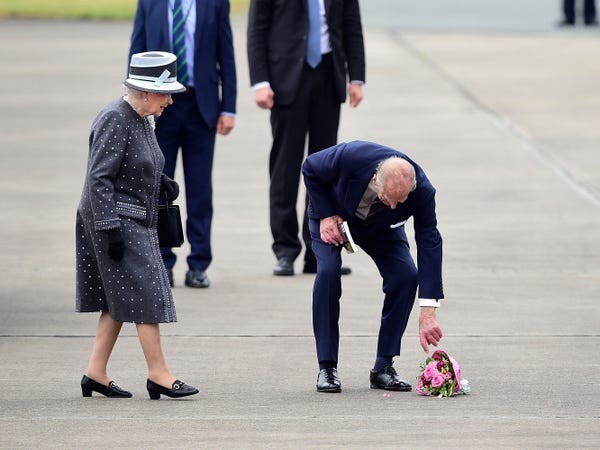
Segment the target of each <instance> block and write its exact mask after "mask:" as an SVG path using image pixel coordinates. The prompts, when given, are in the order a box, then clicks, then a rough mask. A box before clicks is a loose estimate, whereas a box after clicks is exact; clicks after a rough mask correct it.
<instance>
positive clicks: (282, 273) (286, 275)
mask: <svg viewBox="0 0 600 450" xmlns="http://www.w3.org/2000/svg"><path fill="white" fill-rule="evenodd" d="M273 275H275V276H276V277H291V276H292V275H294V272H275V271H274V272H273Z"/></svg>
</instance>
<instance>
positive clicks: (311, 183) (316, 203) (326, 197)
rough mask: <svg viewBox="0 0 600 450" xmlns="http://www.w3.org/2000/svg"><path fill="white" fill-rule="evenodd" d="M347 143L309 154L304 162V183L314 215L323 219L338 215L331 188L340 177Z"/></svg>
mask: <svg viewBox="0 0 600 450" xmlns="http://www.w3.org/2000/svg"><path fill="white" fill-rule="evenodd" d="M345 147H346V144H345V143H342V144H338V145H335V146H333V147H330V148H328V149H325V150H321V151H320V152H316V153H313V154H312V155H309V156H308V157H307V158H306V160H305V161H304V164H302V175H303V176H304V184H305V185H306V191H307V192H308V197H309V198H310V203H311V207H312V211H313V217H314V218H319V219H323V218H325V217H332V216H335V215H336V211H335V208H334V205H333V202H332V201H331V197H330V195H331V190H332V187H333V185H334V183H335V181H336V180H337V178H338V175H339V169H340V160H341V158H342V154H343V150H344V148H345Z"/></svg>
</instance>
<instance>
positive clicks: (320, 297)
mask: <svg viewBox="0 0 600 450" xmlns="http://www.w3.org/2000/svg"><path fill="white" fill-rule="evenodd" d="M309 228H310V232H311V236H312V248H313V251H314V254H315V256H316V258H317V275H316V278H315V282H314V286H313V304H312V308H313V332H314V335H315V343H316V347H317V359H318V361H319V362H325V361H332V362H335V363H337V361H338V353H339V325H338V322H339V315H340V297H341V295H342V286H341V264H342V260H341V255H340V252H341V249H342V248H343V247H341V246H339V247H335V246H333V245H330V244H325V243H324V242H323V241H322V240H321V238H320V230H319V221H318V220H315V219H311V220H310V222H309ZM355 229H358V228H355ZM353 235H354V232H353ZM354 237H355V241H356V243H357V244H358V245H359V246H360V247H361V248H362V249H363V250H364V251H365V252H366V253H367V254H368V255H369V256H370V257H371V259H373V261H374V262H375V265H376V266H377V269H378V270H379V273H380V275H381V277H382V279H383V293H384V300H383V309H382V311H381V323H380V327H379V335H378V338H377V356H384V357H393V356H396V355H399V354H400V347H401V341H402V336H403V334H404V330H405V329H406V325H407V323H408V318H409V317H410V312H411V310H412V307H413V304H414V301H415V295H416V292H417V284H418V274H417V268H416V266H415V263H414V261H413V259H412V257H411V255H410V251H409V247H408V242H407V241H406V240H405V239H398V238H397V237H394V238H392V239H389V238H387V237H386V236H385V235H384V236H382V235H381V234H379V235H377V234H370V235H361V233H360V231H359V232H358V233H357V234H356V235H355V236H354Z"/></svg>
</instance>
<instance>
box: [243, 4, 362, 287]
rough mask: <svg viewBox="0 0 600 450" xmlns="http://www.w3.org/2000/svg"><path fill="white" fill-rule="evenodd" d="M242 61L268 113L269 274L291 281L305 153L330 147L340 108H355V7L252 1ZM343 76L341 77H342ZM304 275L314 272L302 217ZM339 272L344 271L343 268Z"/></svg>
mask: <svg viewBox="0 0 600 450" xmlns="http://www.w3.org/2000/svg"><path fill="white" fill-rule="evenodd" d="M248 62H249V67H250V81H251V84H252V86H253V89H254V91H255V101H256V104H257V105H258V106H259V107H261V108H265V109H270V110H271V130H272V134H273V144H272V147H271V154H270V158H269V174H270V178H271V185H270V189H269V199H270V224H271V233H272V234H273V246H272V248H273V252H274V253H275V256H276V258H277V263H276V265H275V268H274V270H273V274H274V275H293V274H294V266H293V263H294V260H295V259H296V258H297V257H298V255H299V254H300V252H301V250H302V244H301V243H300V240H299V238H298V217H297V214H296V202H297V199H298V184H299V178H300V166H301V164H302V161H303V159H304V146H305V142H306V135H307V134H308V154H312V153H314V152H315V151H317V150H321V149H323V148H326V147H330V146H332V145H334V144H335V143H336V142H337V131H338V125H339V118H340V105H341V103H343V102H344V101H345V100H346V86H347V82H348V80H349V81H350V83H349V85H348V94H349V97H350V106H352V107H355V106H358V104H359V103H360V102H361V100H362V97H363V94H362V84H363V83H364V81H365V55H364V44H363V36H362V26H361V21H360V11H359V6H358V0H288V1H275V0H251V2H250V11H249V16H248ZM347 76H348V78H347ZM302 234H303V238H304V242H305V246H306V253H305V257H304V269H303V272H304V273H316V271H317V266H316V260H315V256H314V254H313V252H312V251H311V249H310V233H309V231H308V219H307V217H306V213H305V214H304V221H303V231H302ZM343 269H344V272H345V273H349V269H347V268H343Z"/></svg>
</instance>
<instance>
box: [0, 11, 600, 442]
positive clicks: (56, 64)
mask: <svg viewBox="0 0 600 450" xmlns="http://www.w3.org/2000/svg"><path fill="white" fill-rule="evenodd" d="M446 3H450V2H446ZM453 3H454V5H455V6H456V8H454V9H453V11H454V15H452V14H448V15H447V16H444V17H446V19H444V20H440V19H439V18H438V19H437V20H438V21H441V22H443V23H441V24H439V26H438V25H436V26H423V24H422V22H420V20H424V19H425V18H426V13H427V12H428V11H427V10H426V9H427V8H430V9H431V8H432V7H433V6H435V5H436V3H435V2H432V1H429V2H425V1H423V2H407V1H400V0H398V1H397V3H394V6H390V9H389V14H387V17H386V14H382V8H383V6H384V4H383V3H382V2H381V1H379V2H378V1H376V0H368V2H363V5H362V8H363V13H364V18H365V23H366V25H367V26H366V29H365V39H366V46H367V53H368V59H367V64H368V67H367V77H368V80H367V85H366V86H365V101H364V103H363V104H362V105H361V106H360V107H359V108H358V109H355V110H354V109H350V108H349V107H347V105H345V106H344V108H343V112H342V125H341V128H340V140H352V139H365V140H373V141H377V142H381V143H384V144H387V145H389V146H392V147H396V148H398V149H401V150H403V151H405V152H407V153H408V154H410V155H411V156H412V157H414V159H415V160H417V161H418V162H420V163H421V164H422V165H423V166H424V167H425V169H426V171H427V172H428V174H429V176H430V178H431V180H432V181H433V183H434V184H435V185H436V187H437V189H438V219H439V223H440V229H441V232H442V234H443V236H444V240H445V241H444V242H445V249H444V251H445V254H444V258H445V260H444V279H445V290H446V296H447V301H446V302H445V303H444V306H443V307H442V309H441V310H440V311H439V314H438V316H439V318H440V321H441V323H442V326H443V327H444V331H445V335H446V336H445V338H444V340H443V342H442V343H443V345H442V348H444V349H446V350H447V351H448V352H450V353H451V354H453V355H454V356H455V357H456V358H457V359H458V360H459V362H460V363H461V364H462V367H463V371H464V375H465V377H466V378H468V379H469V381H470V383H471V385H472V394H471V395H469V396H464V397H456V398H452V399H431V398H422V397H419V396H417V395H416V394H415V393H414V392H412V393H393V394H392V395H391V396H390V397H389V398H388V397H383V395H382V392H379V391H372V390H370V389H369V385H368V372H369V368H370V367H371V364H372V360H373V358H374V351H375V344H376V333H377V327H378V316H379V311H380V308H381V294H380V280H379V279H378V276H377V272H376V270H375V268H374V267H373V265H372V263H371V262H370V260H369V259H368V258H367V257H366V256H365V255H364V254H360V253H359V254H355V255H350V256H348V257H345V262H346V263H347V264H348V265H350V266H352V268H353V270H354V274H353V275H351V276H350V277H347V278H345V279H344V285H343V286H344V295H343V300H342V317H341V321H340V323H341V334H342V338H341V355H340V358H341V361H340V366H339V370H340V376H341V378H342V383H343V385H344V391H343V392H342V393H341V394H340V395H319V394H317V393H316V392H315V390H314V381H315V375H316V361H315V356H314V343H313V339H312V334H311V323H310V292H311V282H312V277H310V276H305V275H298V276H295V277H291V278H284V279H280V278H275V277H273V276H271V275H270V273H271V269H272V264H273V263H274V259H273V256H272V255H271V252H270V233H269V229H268V216H267V206H268V201H267V200H268V199H267V192H268V191H267V156H268V147H269V135H270V131H269V128H268V114H267V113H266V112H264V111H261V110H259V109H258V108H256V107H255V106H254V105H253V102H252V94H251V92H250V90H249V88H248V85H249V81H248V73H247V66H246V56H245V17H244V16H243V15H240V16H237V17H235V18H234V28H235V29H234V33H235V39H236V47H237V55H236V56H237V61H238V64H239V72H238V83H239V101H238V106H239V114H238V118H237V127H236V129H235V131H234V133H233V134H232V135H231V136H229V137H226V138H219V139H218V142H217V156H216V161H215V174H214V175H215V176H214V183H215V220H214V237H213V241H214V254H215V258H214V263H213V264H212V265H211V267H210V269H209V276H210V278H211V281H212V283H213V285H212V286H211V288H210V289H208V290H200V291H196V290H191V289H187V288H185V287H182V284H183V277H184V273H185V267H184V264H181V263H180V264H178V265H177V266H176V270H175V277H176V287H175V289H174V295H175V300H176V305H177V309H178V316H179V322H178V323H176V324H171V325H167V326H164V327H163V328H162V330H163V343H164V347H165V352H166V355H167V359H168V362H169V364H170V366H171V368H172V369H173V371H174V372H175V373H176V374H177V375H178V376H179V377H181V378H182V379H184V380H186V381H188V382H190V383H192V384H195V385H197V386H199V387H200V388H201V391H202V392H201V394H200V395H198V396H196V397H193V398H191V399H188V400H184V401H170V400H161V401H160V402H150V401H149V400H148V398H147V394H146V393H145V388H144V385H145V383H144V382H145V364H144V361H143V356H142V353H141V350H140V348H139V344H138V342H137V338H136V336H135V330H134V328H133V326H131V325H126V326H125V327H124V329H123V333H122V337H121V339H120V340H119V341H118V343H117V346H116V348H115V351H114V355H113V358H112V362H111V364H110V367H109V369H110V374H111V376H112V377H113V378H114V379H115V380H116V381H117V382H118V383H120V384H121V385H123V386H125V387H127V388H129V389H131V390H132V391H133V393H134V395H135V396H134V398H133V399H131V400H112V399H104V398H92V399H84V398H82V397H81V394H80V391H79V386H78V383H79V378H80V377H81V374H82V372H83V370H84V369H85V366H86V363H87V357H88V353H89V350H90V348H91V343H92V337H93V334H94V330H95V323H96V320H97V316H96V315H95V314H88V315H82V314H76V313H74V312H73V309H74V298H73V297H74V294H73V291H74V268H73V266H74V257H73V255H74V246H73V245H74V244H73V228H74V226H73V225H74V213H75V209H76V206H77V201H78V199H79V193H80V190H81V186H82V182H83V175H84V168H85V163H86V156H87V133H88V130H89V125H90V123H91V120H92V119H93V117H94V115H95V114H96V112H97V111H98V110H99V109H100V108H101V107H102V106H103V105H104V104H105V103H107V102H108V101H110V100H111V99H113V98H115V97H116V96H118V95H120V94H121V88H120V82H121V81H122V77H123V75H124V72H125V68H126V54H127V42H128V38H129V33H130V30H131V25H130V24H129V23H107V22H99V23H85V22H75V23H64V22H43V21H1V22H0V60H2V61H3V62H4V63H3V64H2V71H3V73H4V77H3V80H4V81H3V82H1V83H0V98H1V99H2V102H3V108H2V110H1V111H0V147H1V149H2V150H1V151H0V167H2V177H0V211H1V213H0V248H1V249H2V252H1V256H0V355H1V358H0V389H1V390H2V392H1V393H0V447H1V448H33V447H43V448H47V447H55V448H84V447H87V448H115V447H129V448H158V447H167V448H200V447H201V448H328V447H348V448H376V447H377V448H392V447H398V448H441V447H442V446H443V447H448V448H598V447H600V431H599V430H600V427H599V424H600V423H599V422H600V421H599V419H600V414H599V413H598V411H599V410H600V408H599V406H600V402H599V400H598V398H599V394H600V384H599V383H598V381H597V380H598V375H597V374H598V371H599V369H600V363H598V358H597V356H596V353H597V352H598V350H599V349H600V345H599V344H600V333H599V327H598V324H599V323H600V320H599V319H600V313H599V309H598V299H599V298H600V286H599V283H598V280H599V279H600V252H599V249H600V156H599V155H598V145H599V144H600V128H599V127H598V126H597V124H598V123H599V121H600V95H599V94H600V91H599V87H598V79H599V74H600V73H599V72H600V46H599V45H598V43H599V38H600V34H599V33H598V32H597V31H595V30H582V29H575V30H568V31H565V30H556V29H554V28H553V26H551V25H550V26H547V25H544V26H542V25H541V24H542V19H539V18H538V19H536V20H537V21H538V22H537V25H535V24H533V23H532V24H531V25H527V26H525V25H523V23H524V20H523V17H518V18H517V17H516V16H514V15H511V11H513V9H514V8H515V4H517V3H518V2H515V1H511V2H503V4H504V5H508V6H507V7H506V8H505V9H501V8H500V7H499V6H498V4H499V2H479V3H486V4H487V5H488V8H487V9H486V10H484V9H483V8H482V7H481V5H477V3H478V2H475V1H472V2H470V3H469V2H464V1H463V2H458V1H455V2H453ZM543 3H545V2H541V1H538V2H535V1H534V0H529V1H527V2H523V3H522V4H523V5H524V8H525V10H528V11H532V10H533V6H535V5H540V6H544V5H543ZM417 4H418V5H420V8H421V9H418V8H416V7H415V5H417ZM403 5H404V6H406V8H405V9H403V10H398V9H396V8H400V7H401V6H403ZM437 5H438V6H439V2H438V3H437ZM465 5H466V6H465ZM511 5H512V6H511ZM388 6H389V3H388ZM409 6H412V7H413V8H412V9H411V8H409ZM467 6H468V7H467ZM446 7H447V8H449V7H448V6H446ZM545 7H546V8H548V3H545ZM423 8H425V9H423ZM461 8H462V10H463V11H466V10H468V11H470V13H469V14H472V17H471V18H469V17H466V16H464V15H462V16H460V18H458V17H457V14H459V12H460V11H461ZM477 8H479V9H477ZM511 8H512V9H511ZM550 9H551V13H548V12H547V11H546V12H545V14H546V17H547V18H548V20H554V19H555V18H558V7H557V5H554V4H552V6H551V7H550ZM386 11H388V10H386ZM486 11H487V13H488V14H487V15H485V14H484V13H485V12H486ZM500 11H502V12H500ZM404 13H405V14H404ZM394 15H396V17H398V21H396V22H392V21H391V19H390V18H391V17H393V16H394ZM406 16H408V17H406ZM411 17H412V20H413V21H412V22H411V23H409V22H406V21H409V19H410V18H411ZM476 17H486V19H485V20H483V19H476ZM511 17H512V23H513V25H512V26H506V25H505V24H509V23H511ZM400 20H404V21H405V22H401V21H400ZM548 20H546V19H544V23H546V24H547V23H548ZM461 21H462V22H461ZM477 23H479V24H480V25H481V23H485V24H486V25H485V26H474V24H477ZM461 24H462V25H461ZM469 24H471V25H472V26H468V25H469ZM544 27H545V28H544ZM177 176H178V177H179V179H180V180H181V174H180V173H178V175H177ZM409 230H410V227H409ZM179 253H180V254H181V255H184V254H185V248H184V249H182V250H181V251H180V252H179ZM296 268H297V269H298V270H299V269H301V268H300V267H299V265H298V266H297V267H296ZM416 317H417V315H416V314H413V317H412V318H411V321H410V323H409V327H408V331H407V333H406V335H405V339H404V342H403V354H402V356H401V357H399V358H397V360H396V364H395V365H396V367H397V369H398V370H399V372H400V373H401V374H402V375H403V376H405V377H407V378H412V379H414V377H415V376H416V375H417V373H418V364H419V362H420V361H422V360H423V359H424V354H423V352H422V350H420V347H419V345H418V341H417V324H416V320H415V319H416Z"/></svg>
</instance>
